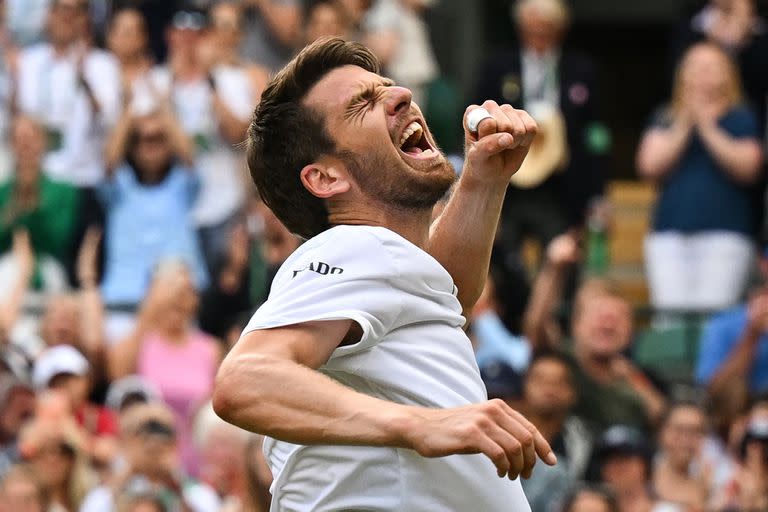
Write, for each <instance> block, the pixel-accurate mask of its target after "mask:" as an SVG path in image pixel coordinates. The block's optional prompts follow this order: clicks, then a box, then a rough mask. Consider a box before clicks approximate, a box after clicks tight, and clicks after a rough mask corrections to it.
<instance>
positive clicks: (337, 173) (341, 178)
mask: <svg viewBox="0 0 768 512" xmlns="http://www.w3.org/2000/svg"><path fill="white" fill-rule="evenodd" d="M299 176H300V178H301V183H302V185H304V188H306V189H307V190H309V193H310V194H312V195H313V196H316V197H319V198H321V199H329V198H331V197H333V196H336V195H339V194H344V193H345V192H348V191H349V190H350V189H351V188H352V183H351V182H350V180H349V178H348V177H347V175H346V173H344V172H342V170H341V168H340V167H339V166H337V165H335V164H334V163H333V162H313V163H311V164H309V165H307V166H305V167H304V168H303V169H302V170H301V172H300V173H299Z"/></svg>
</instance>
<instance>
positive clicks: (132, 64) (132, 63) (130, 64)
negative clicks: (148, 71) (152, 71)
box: [120, 53, 147, 74]
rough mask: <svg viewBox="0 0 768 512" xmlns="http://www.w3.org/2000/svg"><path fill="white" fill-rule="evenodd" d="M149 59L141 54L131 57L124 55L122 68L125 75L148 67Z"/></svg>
mask: <svg viewBox="0 0 768 512" xmlns="http://www.w3.org/2000/svg"><path fill="white" fill-rule="evenodd" d="M146 64H147V59H146V57H145V56H144V55H143V54H141V53H134V54H131V55H123V56H121V57H120V67H121V68H122V69H123V73H128V74H130V73H133V72H136V71H139V70H141V69H143V68H144V67H146Z"/></svg>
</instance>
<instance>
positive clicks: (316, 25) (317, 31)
mask: <svg viewBox="0 0 768 512" xmlns="http://www.w3.org/2000/svg"><path fill="white" fill-rule="evenodd" d="M305 19H306V23H305V25H304V42H305V44H310V43H312V42H314V41H317V40H318V39H320V38H321V37H340V38H342V39H349V38H350V35H351V26H350V16H349V15H348V14H347V11H346V9H345V7H344V5H343V3H342V2H341V0H319V1H317V2H313V3H312V4H310V6H309V7H308V8H307V14H306V16H305Z"/></svg>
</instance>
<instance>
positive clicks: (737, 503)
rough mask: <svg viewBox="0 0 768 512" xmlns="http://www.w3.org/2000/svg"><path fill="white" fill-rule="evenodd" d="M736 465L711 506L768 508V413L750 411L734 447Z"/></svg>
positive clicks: (721, 508)
mask: <svg viewBox="0 0 768 512" xmlns="http://www.w3.org/2000/svg"><path fill="white" fill-rule="evenodd" d="M738 463H739V468H738V470H737V471H736V474H735V476H734V479H733V480H732V481H731V482H730V483H729V485H728V486H727V487H726V489H725V492H724V493H723V496H721V498H720V499H719V500H717V503H716V505H715V508H714V510H716V511H717V512H724V511H728V512H730V511H731V510H766V509H768V478H766V475H768V413H766V414H763V415H761V416H758V415H756V414H753V416H752V418H751V419H750V421H749V423H748V424H747V428H746V430H745V432H744V435H743V436H742V439H741V442H740V446H739V450H738Z"/></svg>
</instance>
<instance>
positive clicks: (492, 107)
mask: <svg viewBox="0 0 768 512" xmlns="http://www.w3.org/2000/svg"><path fill="white" fill-rule="evenodd" d="M482 107H483V108H485V109H486V110H487V111H488V113H490V114H491V117H489V118H486V119H483V120H482V121H480V123H479V124H478V126H477V134H474V133H471V132H470V131H469V129H468V127H467V115H469V113H470V112H471V111H473V110H475V109H477V108H480V107H478V106H477V105H470V106H469V107H467V110H466V111H465V112H464V131H465V145H466V165H465V168H464V173H469V175H471V176H472V177H473V178H475V179H478V180H481V181H483V182H498V183H503V184H506V183H507V182H508V181H509V179H510V178H511V177H512V175H513V174H515V173H516V172H517V171H518V169H520V166H521V165H522V163H523V160H524V159H525V156H526V155H527V154H528V149H529V148H530V146H531V142H533V138H534V137H535V136H536V132H537V130H538V126H537V125H536V121H534V120H533V118H532V117H531V116H530V115H529V114H528V113H527V112H526V111H524V110H516V109H515V108H513V107H512V106H511V105H507V104H504V105H499V104H498V103H496V102H495V101H491V100H488V101H485V102H484V103H483V105H482Z"/></svg>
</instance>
